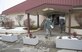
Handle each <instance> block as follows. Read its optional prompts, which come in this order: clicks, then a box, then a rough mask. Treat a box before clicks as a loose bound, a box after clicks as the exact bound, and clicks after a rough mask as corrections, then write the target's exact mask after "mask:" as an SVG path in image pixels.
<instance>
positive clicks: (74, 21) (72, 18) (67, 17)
mask: <svg viewBox="0 0 82 52" xmlns="http://www.w3.org/2000/svg"><path fill="white" fill-rule="evenodd" d="M74 26H79V24H78V23H77V21H76V20H75V14H71V27H74ZM68 27H69V16H68V15H66V32H68ZM71 31H72V30H71Z"/></svg>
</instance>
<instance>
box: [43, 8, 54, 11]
mask: <svg viewBox="0 0 82 52" xmlns="http://www.w3.org/2000/svg"><path fill="white" fill-rule="evenodd" d="M47 10H54V9H53V8H44V9H42V11H47Z"/></svg>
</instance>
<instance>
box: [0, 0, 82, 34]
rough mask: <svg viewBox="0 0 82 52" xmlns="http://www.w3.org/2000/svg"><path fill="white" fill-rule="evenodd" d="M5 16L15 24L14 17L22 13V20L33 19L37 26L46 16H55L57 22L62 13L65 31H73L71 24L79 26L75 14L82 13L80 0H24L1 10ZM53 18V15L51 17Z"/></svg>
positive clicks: (81, 1) (81, 0)
mask: <svg viewBox="0 0 82 52" xmlns="http://www.w3.org/2000/svg"><path fill="white" fill-rule="evenodd" d="M2 14H5V15H6V16H7V17H9V18H12V19H13V20H14V21H15V24H16V25H17V22H16V19H15V17H17V16H20V15H23V19H22V21H21V24H23V21H24V20H25V19H26V18H28V24H29V22H30V20H29V18H31V19H32V20H34V21H35V25H36V26H37V27H40V26H41V23H42V22H43V20H44V19H45V18H46V17H47V16H48V15H52V16H56V19H57V22H59V16H60V15H64V16H65V20H66V23H65V25H66V27H65V29H66V32H69V33H73V32H74V31H73V30H72V29H71V27H73V26H79V24H78V22H77V21H76V20H75V16H76V14H82V0H26V1H24V2H22V3H20V4H18V5H16V6H14V7H11V8H9V9H7V10H5V11H3V12H2ZM52 18H54V17H52Z"/></svg>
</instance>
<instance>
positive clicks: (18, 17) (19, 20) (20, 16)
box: [16, 15, 24, 26]
mask: <svg viewBox="0 0 82 52" xmlns="http://www.w3.org/2000/svg"><path fill="white" fill-rule="evenodd" d="M23 16H24V15H18V16H17V17H16V20H17V22H18V24H19V26H21V20H22V18H23Z"/></svg>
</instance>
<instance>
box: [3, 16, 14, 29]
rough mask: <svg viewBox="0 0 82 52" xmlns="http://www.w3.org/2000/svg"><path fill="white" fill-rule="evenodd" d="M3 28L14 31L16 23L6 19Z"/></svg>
mask: <svg viewBox="0 0 82 52" xmlns="http://www.w3.org/2000/svg"><path fill="white" fill-rule="evenodd" d="M3 26H4V27H5V28H6V29H12V28H13V26H14V21H12V20H11V19H9V18H5V20H4V21H3Z"/></svg>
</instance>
